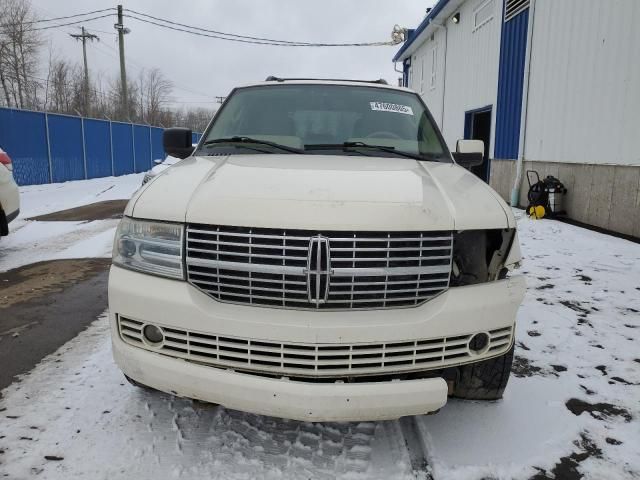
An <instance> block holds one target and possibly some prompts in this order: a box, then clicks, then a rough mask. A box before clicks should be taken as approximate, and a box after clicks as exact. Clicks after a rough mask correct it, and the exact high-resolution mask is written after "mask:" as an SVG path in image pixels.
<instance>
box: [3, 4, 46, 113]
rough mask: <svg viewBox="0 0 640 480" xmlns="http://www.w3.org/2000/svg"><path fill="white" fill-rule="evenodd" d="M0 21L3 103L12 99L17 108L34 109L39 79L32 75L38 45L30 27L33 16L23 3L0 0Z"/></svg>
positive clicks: (36, 37) (29, 6) (27, 6)
mask: <svg viewBox="0 0 640 480" xmlns="http://www.w3.org/2000/svg"><path fill="white" fill-rule="evenodd" d="M0 18H2V26H1V27H0V45H1V46H2V47H1V48H0V50H1V53H0V70H1V71H2V72H3V75H2V79H0V81H1V82H2V84H3V90H4V92H5V100H6V101H7V103H8V104H10V101H9V98H11V97H13V101H14V104H15V105H16V106H18V107H20V108H33V107H36V106H37V89H38V86H39V80H38V79H37V77H36V76H35V74H36V70H37V66H38V50H39V48H40V46H41V44H42V42H41V39H40V35H39V34H38V32H37V31H36V30H33V29H32V28H31V25H32V24H33V23H32V22H33V21H34V20H37V17H36V15H35V13H34V12H33V11H32V9H31V5H30V4H29V3H28V2H27V1H26V0H0Z"/></svg>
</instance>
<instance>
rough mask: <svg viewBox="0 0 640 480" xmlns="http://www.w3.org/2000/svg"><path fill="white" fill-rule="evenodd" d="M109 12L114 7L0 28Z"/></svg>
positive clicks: (11, 24)
mask: <svg viewBox="0 0 640 480" xmlns="http://www.w3.org/2000/svg"><path fill="white" fill-rule="evenodd" d="M110 10H115V8H114V7H109V8H103V9H102V10H93V11H91V12H85V13H76V14H75V15H66V16H64V17H55V18H44V19H41V20H30V21H27V22H20V23H4V24H0V27H14V26H18V25H32V24H34V23H44V22H55V21H57V20H66V19H69V18H76V17H84V16H87V15H93V14H96V13H102V12H108V11H110ZM34 30H35V29H34Z"/></svg>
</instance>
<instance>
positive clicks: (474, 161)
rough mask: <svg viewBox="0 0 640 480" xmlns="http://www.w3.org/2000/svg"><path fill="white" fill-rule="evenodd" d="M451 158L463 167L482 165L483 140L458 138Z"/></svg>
mask: <svg viewBox="0 0 640 480" xmlns="http://www.w3.org/2000/svg"><path fill="white" fill-rule="evenodd" d="M453 159H454V160H455V161H456V163H457V164H458V165H460V166H461V167H464V168H469V167H475V166H476V165H482V162H484V142H483V141H482V140H458V141H457V142H456V152H455V153H454V154H453Z"/></svg>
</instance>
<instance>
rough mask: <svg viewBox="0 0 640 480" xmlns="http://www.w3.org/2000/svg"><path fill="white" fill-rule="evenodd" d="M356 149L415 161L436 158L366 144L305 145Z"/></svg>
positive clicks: (320, 147) (308, 147) (315, 147)
mask: <svg viewBox="0 0 640 480" xmlns="http://www.w3.org/2000/svg"><path fill="white" fill-rule="evenodd" d="M356 148H370V149H372V150H378V151H380V152H386V153H390V154H392V155H398V156H400V157H406V158H413V159H414V160H422V161H424V160H433V159H435V157H424V156H422V155H418V154H416V153H410V152H405V151H403V150H396V149H395V147H385V146H384V145H371V144H368V143H364V142H344V143H333V144H331V143H318V144H310V145H305V146H304V149H305V150H335V149H344V150H347V149H356Z"/></svg>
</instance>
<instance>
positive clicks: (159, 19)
mask: <svg viewBox="0 0 640 480" xmlns="http://www.w3.org/2000/svg"><path fill="white" fill-rule="evenodd" d="M127 11H129V12H131V13H135V14H136V15H140V16H142V17H147V18H151V19H153V20H158V21H160V22H164V23H168V24H171V25H177V26H179V27H185V28H190V29H193V30H200V31H202V32H206V33H213V34H216V35H226V36H228V37H234V38H244V39H247V40H259V41H264V42H273V43H288V44H295V45H303V44H304V45H310V43H309V42H295V41H290V40H275V39H272V38H262V37H250V36H248V35H237V34H234V33H225V32H219V31H216V30H209V29H206V28H202V27H194V26H191V25H186V24H184V23H179V22H174V21H172V20H166V19H164V18H159V17H154V16H153V15H148V14H146V13H141V12H137V11H135V10H131V9H127Z"/></svg>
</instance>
